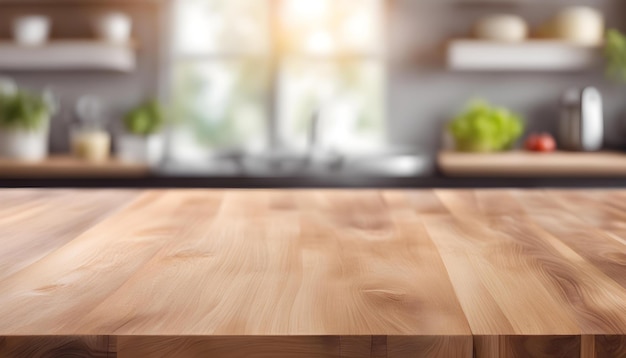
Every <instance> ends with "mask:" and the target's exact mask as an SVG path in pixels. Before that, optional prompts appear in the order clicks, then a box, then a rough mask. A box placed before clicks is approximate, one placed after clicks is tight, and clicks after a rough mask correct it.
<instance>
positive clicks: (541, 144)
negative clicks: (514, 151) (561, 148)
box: [524, 133, 556, 152]
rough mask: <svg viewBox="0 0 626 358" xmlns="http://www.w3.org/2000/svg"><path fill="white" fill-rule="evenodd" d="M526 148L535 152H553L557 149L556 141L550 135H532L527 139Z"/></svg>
mask: <svg viewBox="0 0 626 358" xmlns="http://www.w3.org/2000/svg"><path fill="white" fill-rule="evenodd" d="M524 147H525V148H526V149H527V150H531V151H535V152H552V151H554V150H555V149H556V141H555V140H554V137H552V136H551V135H550V134H548V133H542V134H531V135H530V136H529V137H528V138H527V139H526V142H525V143H524Z"/></svg>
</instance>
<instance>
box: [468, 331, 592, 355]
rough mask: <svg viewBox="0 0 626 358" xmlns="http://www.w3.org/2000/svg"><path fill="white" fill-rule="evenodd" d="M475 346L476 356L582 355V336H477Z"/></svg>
mask: <svg viewBox="0 0 626 358" xmlns="http://www.w3.org/2000/svg"><path fill="white" fill-rule="evenodd" d="M474 347H475V350H474V352H475V357H476V358H552V357H559V358H569V357H581V336H476V337H474ZM581 358H584V357H581Z"/></svg>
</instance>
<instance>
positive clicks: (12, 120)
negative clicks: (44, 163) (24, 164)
mask: <svg viewBox="0 0 626 358" xmlns="http://www.w3.org/2000/svg"><path fill="white" fill-rule="evenodd" d="M52 112H53V105H52V104H51V102H50V101H49V100H48V99H47V98H46V96H44V95H37V94H33V93H30V92H26V91H21V90H17V91H14V92H4V93H2V92H0V156H1V157H5V158H11V159H18V160H25V161H38V160H41V159H44V158H45V157H46V155H47V153H48V130H49V126H50V116H51V115H52Z"/></svg>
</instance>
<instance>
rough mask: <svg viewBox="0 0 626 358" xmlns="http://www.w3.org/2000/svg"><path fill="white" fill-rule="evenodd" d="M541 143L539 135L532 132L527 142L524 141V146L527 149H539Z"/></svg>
mask: <svg viewBox="0 0 626 358" xmlns="http://www.w3.org/2000/svg"><path fill="white" fill-rule="evenodd" d="M538 143H539V136H538V135H537V134H531V135H530V136H529V137H528V138H526V142H525V143H524V147H525V148H526V149H527V150H533V151H534V150H537V147H538Z"/></svg>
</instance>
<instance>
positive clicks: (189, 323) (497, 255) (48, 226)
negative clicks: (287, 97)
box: [0, 190, 626, 358]
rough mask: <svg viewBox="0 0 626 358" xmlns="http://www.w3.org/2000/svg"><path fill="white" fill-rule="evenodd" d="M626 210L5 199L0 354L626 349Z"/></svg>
mask: <svg viewBox="0 0 626 358" xmlns="http://www.w3.org/2000/svg"><path fill="white" fill-rule="evenodd" d="M625 202H626V191H623V190H617V191H605V190H597V191H550V190H532V191H523V190H434V191H433V190H411V191H399V190H389V191H387V190H383V191H376V190H294V191H280V190H150V191H124V190H115V191H110V190H96V191H93V190H81V191H76V190H61V191H58V190H2V191H0V203H1V204H2V205H0V318H1V319H0V357H21V356H25V357H32V356H62V355H63V354H70V353H71V354H72V355H73V356H76V355H79V356H80V355H81V354H82V356H101V357H113V356H118V357H204V356H206V357H227V358H230V357H391V358H395V357H435V358H438V357H467V358H469V357H473V356H476V357H479V358H484V357H494V358H495V357H499V358H500V357H503V358H513V357H583V358H592V357H593V358H596V357H598V358H599V357H624V356H626V339H625V338H624V336H625V335H626V265H625V264H624V262H625V261H624V259H625V256H624V255H625V252H626V224H625V223H626V204H623V203H625ZM3 336H4V338H2V337H3Z"/></svg>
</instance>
